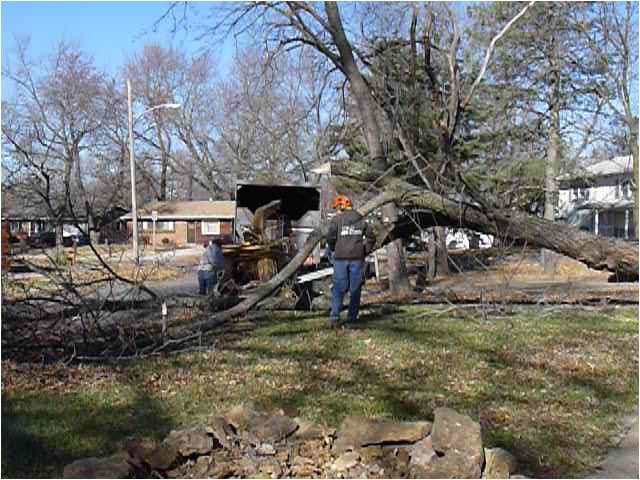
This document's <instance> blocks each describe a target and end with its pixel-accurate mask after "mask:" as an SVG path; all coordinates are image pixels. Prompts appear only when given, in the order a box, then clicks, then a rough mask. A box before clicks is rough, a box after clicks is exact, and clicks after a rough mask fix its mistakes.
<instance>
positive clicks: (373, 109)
mask: <svg viewBox="0 0 640 480" xmlns="http://www.w3.org/2000/svg"><path fill="white" fill-rule="evenodd" d="M324 6H325V11H326V14H327V20H328V25H329V28H330V33H331V36H332V38H333V41H334V43H335V45H336V47H337V48H338V52H339V54H340V62H339V65H338V67H339V68H341V70H342V71H343V73H344V74H345V76H346V77H347V79H348V80H349V84H350V85H351V90H352V93H353V96H354V98H355V100H356V105H357V108H358V113H359V116H360V120H361V121H362V125H363V130H364V136H365V140H366V142H367V148H368V150H369V155H370V156H371V163H372V166H373V168H375V169H377V170H380V171H384V170H385V169H386V168H387V159H386V156H385V153H384V148H383V145H382V139H383V137H384V136H383V132H382V128H381V127H380V122H379V120H378V117H379V113H380V112H379V108H378V104H377V103H376V101H375V99H374V98H373V95H372V93H371V87H370V86H369V85H367V82H366V81H365V79H364V76H363V75H362V73H361V72H360V69H359V68H358V65H357V64H356V61H355V58H354V56H353V50H352V48H351V44H350V43H349V40H348V39H347V36H346V34H345V32H344V29H343V26H342V19H341V17H340V11H339V10H338V6H337V4H336V3H335V2H327V3H325V5H324ZM382 213H383V215H384V217H385V218H387V219H388V221H389V222H395V221H396V220H397V218H398V208H397V206H396V205H393V204H389V205H385V206H384V208H383V209H382ZM387 259H388V260H387V262H388V263H387V268H388V272H389V287H390V289H391V291H392V292H394V293H401V292H409V291H410V290H411V285H410V284H409V276H408V273H407V265H406V261H405V258H404V246H403V244H402V241H401V240H396V241H394V242H393V243H392V244H391V245H389V247H388V249H387Z"/></svg>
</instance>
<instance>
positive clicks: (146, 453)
mask: <svg viewBox="0 0 640 480" xmlns="http://www.w3.org/2000/svg"><path fill="white" fill-rule="evenodd" d="M122 448H123V449H124V450H125V451H126V452H127V454H128V455H129V463H131V464H133V465H134V466H135V467H137V468H139V469H144V468H145V465H146V464H148V463H149V462H148V458H149V457H150V456H151V455H152V454H153V452H154V451H155V450H156V448H158V442H156V441H155V440H153V439H151V438H128V439H126V440H125V441H124V442H123V444H122Z"/></svg>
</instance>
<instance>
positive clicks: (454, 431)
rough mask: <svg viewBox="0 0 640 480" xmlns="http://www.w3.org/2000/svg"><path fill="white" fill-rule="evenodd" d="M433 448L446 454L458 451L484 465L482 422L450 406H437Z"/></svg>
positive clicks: (472, 460) (473, 461) (474, 461)
mask: <svg viewBox="0 0 640 480" xmlns="http://www.w3.org/2000/svg"><path fill="white" fill-rule="evenodd" d="M431 441H432V443H433V449H434V450H435V451H436V452H438V453H442V454H444V455H445V457H446V456H447V455H449V454H450V453H456V454H458V455H462V456H465V457H467V458H468V459H469V461H470V462H471V463H474V464H476V465H478V468H481V467H482V464H483V462H484V449H483V448H482V435H481V429H480V424H479V423H478V422H474V421H473V420H472V419H471V418H470V417H468V416H467V415H462V414H460V413H457V412H455V411H454V410H451V409H450V408H446V407H440V408H436V410H435V412H434V420H433V429H432V431H431Z"/></svg>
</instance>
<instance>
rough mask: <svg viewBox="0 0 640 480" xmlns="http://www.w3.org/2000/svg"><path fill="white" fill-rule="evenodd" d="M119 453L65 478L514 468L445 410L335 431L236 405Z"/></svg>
mask: <svg viewBox="0 0 640 480" xmlns="http://www.w3.org/2000/svg"><path fill="white" fill-rule="evenodd" d="M121 447H122V448H121V452H120V453H118V454H116V455H112V456H110V457H106V458H87V459H83V460H77V461H75V462H73V463H72V464H70V465H67V467H65V469H64V478H153V477H162V478H231V477H233V478H301V477H305V478H510V476H511V475H512V474H513V473H514V471H515V468H516V463H515V458H514V457H513V456H512V455H511V454H509V453H508V452H507V451H505V450H502V449H500V448H493V449H484V448H483V446H482V437H481V431H480V425H479V424H478V423H477V422H474V421H473V420H472V419H471V418H470V417H468V416H466V415H461V414H459V413H457V412H455V411H453V410H451V409H448V408H438V409H436V410H435V412H434V421H433V422H427V421H420V422H392V421H376V420H371V419H367V418H364V417H356V416H347V417H346V418H345V419H344V421H343V422H342V425H341V426H340V428H339V429H338V430H337V431H336V430H335V429H331V428H329V427H327V426H325V425H319V424H315V423H313V422H309V421H306V420H303V419H300V418H291V417H289V416H287V415H285V414H284V413H283V412H282V411H280V412H276V413H274V414H266V413H262V412H259V411H257V410H256V409H254V408H253V407H252V406H250V405H239V406H237V407H235V408H233V409H232V410H231V411H229V412H227V413H226V414H224V415H222V416H219V417H214V418H213V420H212V421H211V422H210V424H209V425H206V426H196V427H193V428H188V429H182V430H174V431H172V432H170V433H169V435H167V437H166V438H165V439H164V440H163V441H162V442H156V441H154V440H152V439H148V438H130V439H126V440H125V441H123V442H122V444H121ZM520 478H522V477H520Z"/></svg>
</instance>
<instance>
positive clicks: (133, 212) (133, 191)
mask: <svg viewBox="0 0 640 480" xmlns="http://www.w3.org/2000/svg"><path fill="white" fill-rule="evenodd" d="M127 99H128V103H129V161H130V163H131V216H132V221H133V258H134V259H135V261H136V263H138V206H137V202H136V162H135V160H134V156H133V124H134V122H137V121H138V120H139V119H140V118H141V117H142V116H143V115H146V114H147V113H149V112H152V111H153V110H159V109H161V108H180V107H181V106H182V105H180V104H179V103H163V104H160V105H156V106H155V107H151V108H149V109H147V110H145V111H144V112H142V113H141V114H140V115H138V116H137V117H136V118H135V119H134V118H133V113H132V109H131V81H130V80H127Z"/></svg>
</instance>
